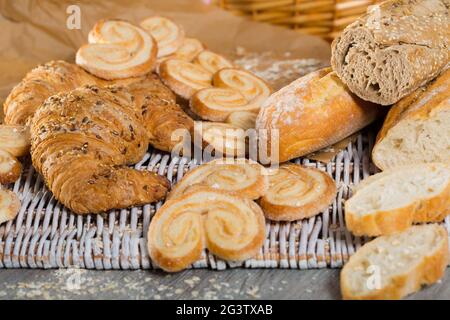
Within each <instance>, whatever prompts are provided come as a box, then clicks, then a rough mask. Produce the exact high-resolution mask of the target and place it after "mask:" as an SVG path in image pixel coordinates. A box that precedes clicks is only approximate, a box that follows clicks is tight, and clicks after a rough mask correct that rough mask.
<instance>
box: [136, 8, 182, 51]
mask: <svg viewBox="0 0 450 320" xmlns="http://www.w3.org/2000/svg"><path fill="white" fill-rule="evenodd" d="M140 26H141V28H142V29H144V30H145V31H147V32H148V33H149V34H150V35H151V36H152V37H153V38H154V39H155V40H156V43H157V45H158V58H161V57H165V56H168V55H170V54H172V53H174V52H176V51H177V50H178V49H179V48H180V47H181V46H182V45H183V43H184V30H183V28H182V27H181V26H179V25H178V24H176V23H175V22H173V21H172V20H170V19H167V18H164V17H158V16H155V17H150V18H147V19H145V20H144V21H142V22H141V23H140Z"/></svg>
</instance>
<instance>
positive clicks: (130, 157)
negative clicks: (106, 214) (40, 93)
mask: <svg viewBox="0 0 450 320" xmlns="http://www.w3.org/2000/svg"><path fill="white" fill-rule="evenodd" d="M31 137H32V140H31V141H32V142H31V158H32V161H33V165H34V167H35V168H36V170H37V171H38V172H39V173H40V174H41V175H42V176H43V177H44V180H45V182H46V184H47V186H48V188H49V189H50V190H51V191H52V192H53V194H54V196H55V198H56V199H58V200H59V201H61V203H63V204H64V205H65V206H67V207H68V208H70V209H71V210H73V211H74V212H75V213H79V214H85V213H98V212H103V211H107V210H109V209H113V208H125V207H128V206H132V205H140V204H145V203H149V202H153V201H157V200H160V199H162V198H163V197H164V196H165V194H166V192H167V190H168V188H169V182H168V181H167V179H165V178H164V177H161V176H158V175H156V174H154V173H152V172H149V171H138V170H135V169H132V168H129V167H127V166H125V165H127V164H133V163H135V162H137V161H139V160H140V159H141V158H142V156H143V155H144V153H145V152H146V150H147V144H148V137H147V132H146V130H145V127H144V125H143V122H142V115H141V114H140V112H138V110H136V109H135V106H134V104H133V101H132V96H131V95H130V94H129V92H128V90H126V89H125V88H123V87H120V86H112V87H107V88H100V87H97V86H87V87H82V88H77V89H75V90H73V91H71V92H69V93H60V94H57V95H54V96H52V97H50V98H49V99H47V100H46V101H45V103H44V104H43V105H42V106H41V107H40V108H39V109H38V111H37V112H36V114H35V116H34V118H33V120H32V126H31Z"/></svg>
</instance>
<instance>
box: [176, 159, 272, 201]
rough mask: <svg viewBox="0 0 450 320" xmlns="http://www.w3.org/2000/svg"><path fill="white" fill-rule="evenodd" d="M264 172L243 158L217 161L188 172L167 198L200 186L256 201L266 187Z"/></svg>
mask: <svg viewBox="0 0 450 320" xmlns="http://www.w3.org/2000/svg"><path fill="white" fill-rule="evenodd" d="M265 171H266V169H265V168H264V167H263V166H262V165H260V164H259V163H257V162H254V161H252V160H248V159H245V158H241V159H216V160H213V161H210V162H208V163H205V164H202V165H201V166H198V167H197V168H195V169H193V170H190V171H189V172H188V173H187V174H186V175H185V176H184V177H183V179H181V181H179V182H178V183H177V184H176V185H175V187H174V188H173V189H172V191H171V192H170V193H169V195H168V196H167V199H175V198H178V197H180V196H182V195H183V194H185V193H186V192H189V191H190V190H191V187H192V186H197V185H201V186H207V187H210V188H212V189H216V190H220V191H224V192H227V193H230V194H232V195H235V196H239V197H244V198H248V199H251V200H255V199H258V198H260V197H261V196H263V195H264V194H265V193H266V191H267V188H268V186H269V182H268V179H267V175H266V174H265Z"/></svg>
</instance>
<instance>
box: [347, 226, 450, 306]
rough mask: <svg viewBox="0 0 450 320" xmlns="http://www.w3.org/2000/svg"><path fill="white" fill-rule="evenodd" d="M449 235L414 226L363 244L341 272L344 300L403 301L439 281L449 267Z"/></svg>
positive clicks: (440, 227)
mask: <svg viewBox="0 0 450 320" xmlns="http://www.w3.org/2000/svg"><path fill="white" fill-rule="evenodd" d="M448 250H449V248H448V234H447V231H446V230H445V229H444V227H442V226H439V225H437V224H429V225H418V226H413V227H411V228H409V229H407V230H406V231H403V232H401V233H396V234H393V235H389V236H381V237H379V238H376V239H375V240H373V241H370V242H369V243H367V244H365V245H363V246H362V247H361V248H360V249H359V250H358V251H357V252H356V253H355V254H354V255H353V256H352V257H350V260H349V261H348V262H347V264H346V265H345V266H344V268H343V269H342V272H341V292H342V297H343V298H344V299H400V298H402V297H405V296H406V295H408V294H410V293H413V292H415V291H417V290H419V289H420V287H421V286H422V285H429V284H432V283H434V282H436V281H438V280H439V279H440V278H442V276H443V275H444V272H445V268H446V266H447V264H448V254H449V253H448Z"/></svg>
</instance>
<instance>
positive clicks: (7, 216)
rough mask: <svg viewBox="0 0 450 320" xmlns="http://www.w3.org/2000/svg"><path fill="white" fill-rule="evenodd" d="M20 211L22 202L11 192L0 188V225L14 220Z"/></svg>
mask: <svg viewBox="0 0 450 320" xmlns="http://www.w3.org/2000/svg"><path fill="white" fill-rule="evenodd" d="M19 209H20V200H19V197H18V196H17V194H15V193H14V192H12V191H11V190H7V189H3V188H0V223H3V222H6V221H9V220H12V219H14V218H15V217H16V216H17V213H18V212H19Z"/></svg>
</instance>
